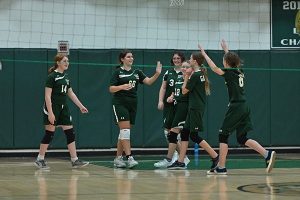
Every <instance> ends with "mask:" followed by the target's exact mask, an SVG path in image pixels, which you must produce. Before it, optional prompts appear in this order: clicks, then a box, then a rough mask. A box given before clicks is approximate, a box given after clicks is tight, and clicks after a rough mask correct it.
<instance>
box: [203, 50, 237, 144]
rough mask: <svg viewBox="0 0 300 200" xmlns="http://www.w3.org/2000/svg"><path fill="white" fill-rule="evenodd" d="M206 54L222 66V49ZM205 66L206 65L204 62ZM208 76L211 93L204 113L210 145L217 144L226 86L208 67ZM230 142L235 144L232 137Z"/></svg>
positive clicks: (226, 102)
mask: <svg viewBox="0 0 300 200" xmlns="http://www.w3.org/2000/svg"><path fill="white" fill-rule="evenodd" d="M208 55H209V56H210V58H211V59H212V60H213V61H214V62H215V64H216V65H217V66H218V67H223V64H222V58H223V55H224V53H223V52H222V51H208ZM205 65H206V66H208V65H207V64H206V63H205ZM208 78H209V80H210V86H211V95H210V96H208V101H207V107H206V113H207V123H208V124H207V126H206V127H205V130H206V133H207V141H208V143H209V144H210V145H212V146H215V147H217V146H219V129H220V128H221V125H222V122H223V119H224V116H225V113H226V110H227V105H228V95H227V87H226V85H225V82H224V78H223V77H221V76H219V75H217V74H215V73H214V72H212V71H211V70H210V69H208ZM231 141H232V142H231ZM230 144H236V143H235V139H234V137H230Z"/></svg>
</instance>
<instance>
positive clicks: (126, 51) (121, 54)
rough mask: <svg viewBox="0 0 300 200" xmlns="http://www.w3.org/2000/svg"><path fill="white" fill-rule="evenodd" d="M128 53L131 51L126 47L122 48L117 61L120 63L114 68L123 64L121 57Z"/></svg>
mask: <svg viewBox="0 0 300 200" xmlns="http://www.w3.org/2000/svg"><path fill="white" fill-rule="evenodd" d="M128 53H132V52H131V51H130V50H128V49H124V50H123V51H122V52H121V53H120V54H119V62H120V65H118V66H117V67H116V68H120V67H121V65H122V64H123V62H122V59H123V58H125V57H126V55H127V54H128Z"/></svg>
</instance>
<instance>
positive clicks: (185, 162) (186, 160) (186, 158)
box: [183, 156, 190, 168]
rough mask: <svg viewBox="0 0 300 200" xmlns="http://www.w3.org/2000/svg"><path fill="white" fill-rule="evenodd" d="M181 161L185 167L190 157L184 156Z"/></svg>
mask: <svg viewBox="0 0 300 200" xmlns="http://www.w3.org/2000/svg"><path fill="white" fill-rule="evenodd" d="M183 162H184V164H185V168H186V167H187V165H188V164H189V163H190V159H189V158H188V157H187V156H185V157H184V160H183Z"/></svg>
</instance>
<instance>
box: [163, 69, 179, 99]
mask: <svg viewBox="0 0 300 200" xmlns="http://www.w3.org/2000/svg"><path fill="white" fill-rule="evenodd" d="M177 73H178V72H176V71H175V70H174V68H173V69H170V70H167V71H166V73H165V74H164V76H163V80H164V81H166V82H167V85H166V93H165V96H164V104H165V105H168V104H169V103H168V102H167V98H168V97H169V96H171V94H172V92H174V86H175V82H176V79H177Z"/></svg>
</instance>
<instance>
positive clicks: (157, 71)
mask: <svg viewBox="0 0 300 200" xmlns="http://www.w3.org/2000/svg"><path fill="white" fill-rule="evenodd" d="M161 69H162V64H161V63H160V61H157V65H156V73H158V74H160V73H161Z"/></svg>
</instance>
